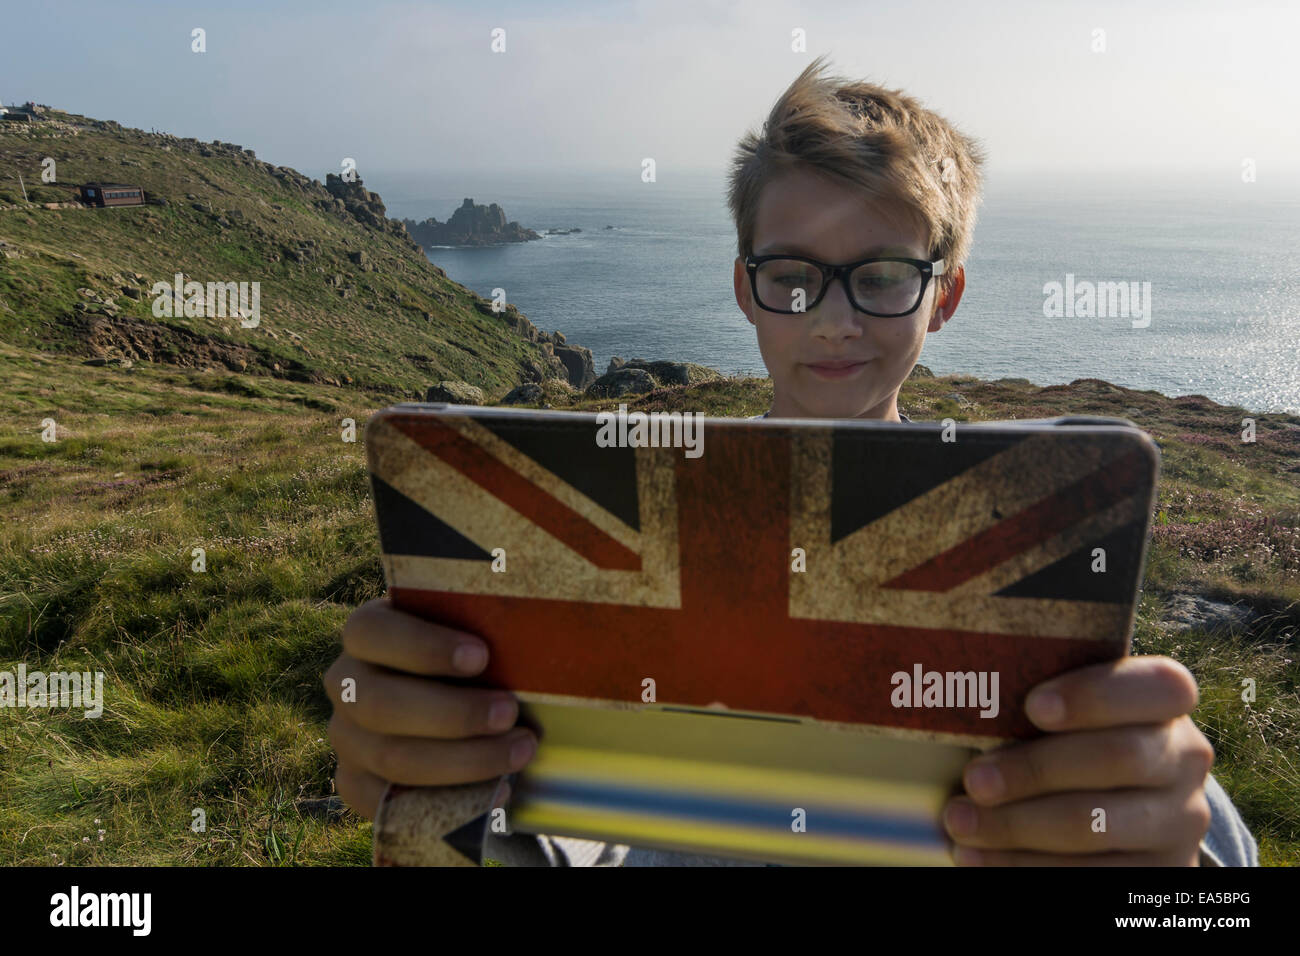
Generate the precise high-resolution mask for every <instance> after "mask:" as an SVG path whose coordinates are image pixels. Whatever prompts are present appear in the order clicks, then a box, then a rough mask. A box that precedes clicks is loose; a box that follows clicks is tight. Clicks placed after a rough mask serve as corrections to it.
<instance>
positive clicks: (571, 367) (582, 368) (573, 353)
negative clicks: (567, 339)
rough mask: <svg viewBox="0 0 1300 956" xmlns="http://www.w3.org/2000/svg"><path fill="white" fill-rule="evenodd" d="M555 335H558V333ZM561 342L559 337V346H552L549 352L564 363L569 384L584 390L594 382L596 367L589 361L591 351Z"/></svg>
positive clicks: (561, 339)
mask: <svg viewBox="0 0 1300 956" xmlns="http://www.w3.org/2000/svg"><path fill="white" fill-rule="evenodd" d="M556 334H557V335H559V333H558V332H557V333H556ZM563 341H564V339H563V337H562V336H561V338H560V343H561V344H558V345H553V346H552V348H551V350H552V352H553V353H554V354H555V357H556V358H558V359H559V360H560V361H561V362H563V363H564V370H565V371H566V372H567V373H568V377H569V384H570V385H572V386H573V387H574V388H579V389H581V388H586V387H587V386H588V385H590V384H591V383H592V382H594V381H596V367H595V365H594V364H593V362H592V359H591V349H589V348H584V347H583V346H581V345H564V344H563Z"/></svg>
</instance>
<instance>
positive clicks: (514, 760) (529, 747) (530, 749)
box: [510, 734, 537, 772]
mask: <svg viewBox="0 0 1300 956" xmlns="http://www.w3.org/2000/svg"><path fill="white" fill-rule="evenodd" d="M536 749H537V744H536V742H535V741H534V740H533V735H532V734H526V735H524V736H523V737H521V738H520V739H519V740H516V741H515V743H514V746H512V747H511V748H510V769H511V771H512V772H513V771H515V770H522V769H523V766H524V764H526V763H528V761H530V760H532V759H533V753H534V751H535V750H536Z"/></svg>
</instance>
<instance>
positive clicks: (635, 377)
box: [586, 368, 658, 398]
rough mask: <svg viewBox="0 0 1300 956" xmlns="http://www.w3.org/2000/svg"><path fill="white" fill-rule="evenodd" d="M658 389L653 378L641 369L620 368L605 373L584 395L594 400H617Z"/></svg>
mask: <svg viewBox="0 0 1300 956" xmlns="http://www.w3.org/2000/svg"><path fill="white" fill-rule="evenodd" d="M657 387H658V383H656V382H655V380H654V377H653V376H652V375H651V374H650V373H649V372H647V371H646V370H645V369H643V368H620V369H615V370H614V371H612V372H607V373H605V374H604V375H602V376H601V377H600V378H598V379H596V381H594V382H592V383H591V385H590V386H588V388H587V392H586V394H588V395H590V396H593V397H596V398H619V397H621V396H623V395H635V394H640V393H642V392H649V391H653V390H654V389H655V388H657Z"/></svg>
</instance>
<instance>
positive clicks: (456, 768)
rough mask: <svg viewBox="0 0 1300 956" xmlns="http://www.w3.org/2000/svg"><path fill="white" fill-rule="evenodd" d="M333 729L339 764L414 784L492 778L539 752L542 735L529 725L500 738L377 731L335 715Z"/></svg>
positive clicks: (428, 784)
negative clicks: (441, 737) (447, 737)
mask: <svg viewBox="0 0 1300 956" xmlns="http://www.w3.org/2000/svg"><path fill="white" fill-rule="evenodd" d="M329 732H330V743H331V744H332V745H333V747H334V750H335V752H337V753H338V755H339V766H340V767H347V768H348V770H349V771H352V772H356V771H358V770H363V771H366V772H368V773H371V774H373V775H374V776H376V777H378V778H380V779H381V780H384V781H391V782H392V783H401V784H406V785H408V786H413V787H440V786H448V785H451V784H457V783H476V782H478V781H480V780H490V779H491V778H493V777H500V776H502V775H504V774H507V773H514V772H516V771H517V770H519V769H521V768H522V767H524V766H526V765H527V764H528V762H529V761H530V760H532V758H533V756H534V755H535V754H536V752H537V738H536V737H534V736H533V734H532V732H531V731H529V730H528V729H527V728H524V727H520V728H517V729H515V730H513V731H511V732H510V733H508V734H503V735H500V736H496V737H472V738H470V739H469V740H428V739H425V738H422V737H394V736H389V735H386V734H377V733H375V732H374V731H371V730H367V729H366V728H364V727H360V726H358V725H357V724H354V723H353V722H352V721H350V720H346V719H344V718H340V717H339V715H337V714H335V715H334V718H333V719H332V720H331V721H330V730H329Z"/></svg>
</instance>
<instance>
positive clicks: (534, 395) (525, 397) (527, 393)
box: [501, 382, 545, 405]
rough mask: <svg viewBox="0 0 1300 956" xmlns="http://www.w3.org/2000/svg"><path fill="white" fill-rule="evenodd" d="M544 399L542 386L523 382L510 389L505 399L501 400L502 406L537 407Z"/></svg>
mask: <svg viewBox="0 0 1300 956" xmlns="http://www.w3.org/2000/svg"><path fill="white" fill-rule="evenodd" d="M544 397H545V393H544V392H543V391H542V386H540V385H538V384H537V383H536V382H525V383H524V384H523V385H519V386H517V387H515V388H512V389H511V390H510V391H509V392H508V393H507V394H506V397H505V398H503V399H501V404H502V405H537V404H540V403H541V401H542V399H543V398H544Z"/></svg>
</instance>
